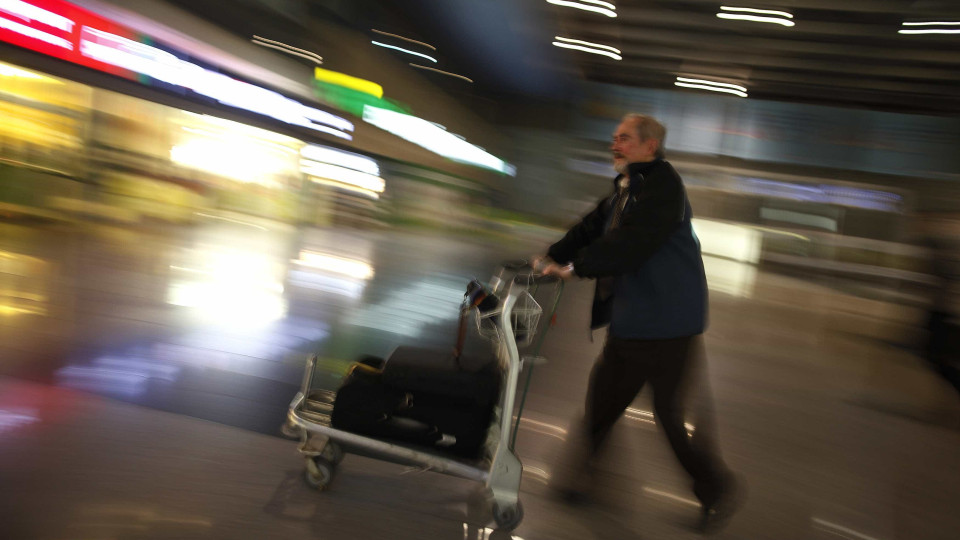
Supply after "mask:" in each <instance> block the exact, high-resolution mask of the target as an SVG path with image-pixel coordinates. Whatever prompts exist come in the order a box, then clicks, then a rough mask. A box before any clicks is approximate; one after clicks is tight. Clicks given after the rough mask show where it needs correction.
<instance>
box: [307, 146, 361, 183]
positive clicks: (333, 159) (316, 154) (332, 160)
mask: <svg viewBox="0 0 960 540" xmlns="http://www.w3.org/2000/svg"><path fill="white" fill-rule="evenodd" d="M300 155H301V156H303V157H304V158H306V159H312V160H313V161H319V162H320V163H329V164H331V165H339V166H341V167H346V168H348V169H353V170H355V171H360V172H365V173H367V174H372V175H374V176H380V166H379V165H377V162H376V161H375V160H373V159H371V158H368V157H367V156H362V155H360V154H354V153H352V152H344V151H343V150H335V149H333V148H329V147H326V146H317V145H314V144H310V145H307V146H304V147H303V148H302V149H301V150H300Z"/></svg>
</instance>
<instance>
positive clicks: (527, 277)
mask: <svg viewBox="0 0 960 540" xmlns="http://www.w3.org/2000/svg"><path fill="white" fill-rule="evenodd" d="M558 281H560V277H559V276H556V275H554V274H517V275H516V276H514V278H513V282H514V283H516V284H517V285H549V284H551V283H556V282H558Z"/></svg>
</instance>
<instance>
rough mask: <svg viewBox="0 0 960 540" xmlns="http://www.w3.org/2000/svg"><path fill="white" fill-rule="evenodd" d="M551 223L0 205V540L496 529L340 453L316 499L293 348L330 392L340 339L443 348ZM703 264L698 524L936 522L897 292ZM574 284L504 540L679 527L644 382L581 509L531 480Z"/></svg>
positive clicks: (566, 342) (947, 398)
mask: <svg viewBox="0 0 960 540" xmlns="http://www.w3.org/2000/svg"><path fill="white" fill-rule="evenodd" d="M517 232H519V231H517ZM549 240H550V237H549V236H542V237H537V236H536V235H532V234H517V235H515V236H513V237H511V238H510V239H509V240H508V239H507V237H502V238H498V237H493V236H483V237H477V238H468V237H465V236H463V235H461V236H456V237H452V236H444V235H441V234H438V233H425V232H413V231H397V230H392V231H375V232H370V231H354V230H346V229H344V230H321V229H307V230H295V229H293V228H289V227H286V226H282V225H277V224H275V223H271V222H263V221H258V220H255V219H252V218H249V217H240V216H229V215H217V216H213V215H211V216H208V217H207V219H206V221H205V223H204V224H203V225H202V226H199V227H195V228H184V229H168V230H157V229H149V230H147V229H143V230H134V229H116V228H113V227H110V226H107V225H91V224H84V225H73V226H65V225H64V226H58V225H49V224H38V223H19V224H12V223H5V224H0V538H4V539H6V538H11V539H34V538H37V539H47V538H49V539H62V538H71V539H112V538H118V539H119V538H122V539H127V538H150V539H153V538H177V539H181V538H251V539H254V538H256V539H262V538H304V537H310V538H320V539H336V538H344V539H346V538H400V539H414V538H418V539H419V538H431V539H447V538H449V539H457V540H460V539H464V540H479V539H483V538H486V537H494V538H496V537H502V538H506V537H507V536H509V535H504V534H502V533H493V532H492V531H491V530H490V529H488V527H493V525H492V524H491V523H490V520H489V516H488V515H487V514H486V513H485V511H484V510H483V507H482V505H481V504H479V503H478V493H477V490H476V485H475V484H472V483H470V482H467V481H464V480H459V479H456V478H451V477H446V476H441V475H437V474H433V473H423V472H419V471H410V470H408V469H406V468H404V467H400V466H396V465H391V464H386V463H382V462H378V461H373V460H369V459H365V458H359V457H356V456H348V457H347V458H346V460H345V461H344V462H343V464H342V465H341V470H340V472H339V474H338V476H337V477H336V478H335V479H334V482H333V484H332V486H331V489H330V490H329V491H328V492H324V493H318V492H316V491H313V490H311V489H310V488H309V487H308V486H307V485H306V484H305V482H304V481H303V479H302V462H301V460H300V458H299V457H298V455H297V453H296V443H295V442H294V441H290V440H287V439H283V438H281V437H280V436H279V426H280V423H281V421H282V419H283V417H284V414H285V412H286V407H287V405H288V403H289V401H290V399H291V398H292V397H293V395H294V393H295V392H296V391H297V387H298V385H299V384H300V379H301V375H302V369H303V361H304V359H305V357H306V355H308V354H310V353H314V352H316V353H317V354H318V356H319V357H320V358H321V360H322V363H323V366H325V371H324V372H322V373H321V376H320V377H319V379H318V384H326V385H330V386H335V385H336V382H337V375H338V373H340V372H341V371H342V367H343V366H344V365H345V363H346V362H349V360H350V359H352V358H354V357H356V356H357V355H358V354H379V355H383V354H387V353H388V352H389V351H390V350H391V349H392V348H393V347H395V346H397V345H400V344H411V343H415V344H421V345H426V346H432V347H448V346H450V345H451V344H452V342H453V335H454V331H455V324H456V313H457V307H458V305H459V301H460V298H461V296H462V294H463V289H464V287H465V285H466V282H467V281H468V280H469V279H470V278H472V277H480V278H486V277H488V275H489V273H490V272H491V270H492V269H493V268H494V265H495V263H496V262H497V261H499V260H502V259H506V258H514V257H518V256H525V255H527V254H529V253H533V252H535V251H539V250H540V249H542V247H543V246H544V245H546V243H547V242H548V241H549ZM707 267H708V270H709V272H710V276H709V280H710V282H711V285H712V287H713V288H714V290H713V291H712V293H711V294H712V296H711V302H712V305H711V329H710V331H709V332H708V333H707V335H706V343H707V350H708V354H709V373H708V374H709V387H710V389H711V390H712V393H713V395H714V398H715V401H716V405H715V408H716V412H717V416H718V421H719V427H720V435H721V440H720V443H721V446H722V449H723V453H724V456H725V458H726V460H727V461H728V462H729V464H730V465H731V466H732V467H733V468H735V469H736V470H738V471H740V472H742V473H743V474H744V475H745V477H746V479H747V481H748V483H749V499H748V501H747V504H746V506H745V507H744V508H743V510H742V512H741V513H740V514H738V515H737V516H736V517H735V519H734V521H733V522H732V523H731V524H730V526H729V528H728V529H726V530H725V531H724V532H722V533H721V534H720V535H719V537H721V538H750V539H755V538H775V539H820V538H824V539H826V538H837V537H840V538H852V539H861V540H892V539H895V538H903V539H939V538H943V539H948V538H950V539H952V538H956V536H957V531H960V515H958V513H957V512H956V508H957V507H958V503H960V453H958V449H960V429H958V428H960V400H958V396H957V394H956V392H955V391H954V390H953V389H952V388H951V387H950V386H949V385H948V384H947V383H945V382H943V381H942V380H941V379H940V378H938V376H937V375H936V374H934V373H933V372H931V371H930V370H928V369H927V367H926V366H925V365H924V363H923V361H922V360H921V359H920V358H919V357H918V356H917V355H916V354H915V353H914V352H913V350H912V348H911V346H912V345H913V344H915V341H916V339H917V331H916V325H917V324H918V323H919V321H920V318H921V317H922V310H920V309H919V308H917V307H911V305H910V304H904V303H903V302H902V301H900V300H897V301H894V300H893V299H896V298H900V297H899V296H897V295H896V294H894V293H896V291H894V290H884V289H883V288H882V287H876V286H875V287H872V288H871V289H870V290H869V291H867V290H866V289H864V288H862V287H849V286H841V285H843V284H839V283H833V282H829V281H818V280H801V279H798V278H794V277H786V276H783V275H779V274H773V273H769V272H766V271H763V270H758V269H757V268H756V267H755V266H751V265H748V264H742V263H737V262H735V261H730V260H729V259H720V258H708V260H707ZM591 292H592V287H591V284H590V283H589V282H575V283H571V284H570V285H569V286H568V287H567V290H566V291H565V295H564V298H563V301H562V303H561V306H560V314H559V316H558V319H557V325H556V327H555V328H554V329H553V330H552V333H551V334H550V335H549V337H548V339H547V341H546V342H545V345H544V348H543V351H542V353H543V355H544V356H546V357H547V359H548V363H547V364H545V365H540V366H537V367H536V369H535V374H534V379H533V382H532V385H531V389H530V394H529V397H528V400H527V405H526V407H527V408H526V412H525V417H526V418H527V420H525V421H524V422H523V423H522V425H521V431H520V436H519V439H518V450H519V453H520V455H521V458H522V459H523V461H524V465H525V470H524V480H523V485H522V494H521V497H522V500H523V503H524V506H525V514H526V518H525V520H524V522H523V523H522V524H521V526H520V527H519V528H518V529H517V530H516V531H514V533H513V536H515V537H519V538H523V539H526V540H530V539H538V538H540V539H566V538H569V539H592V538H597V539H600V538H603V539H607V538H650V539H654V538H656V539H660V538H695V537H697V536H698V535H697V534H696V533H695V532H694V531H692V529H691V525H692V524H693V523H694V522H695V518H696V515H697V508H696V503H695V502H694V499H693V496H692V493H691V492H690V489H689V486H688V482H687V481H686V479H685V478H684V476H683V475H682V474H681V470H680V468H679V466H678V465H677V464H676V463H675V461H674V458H673V457H672V455H671V453H670V451H669V448H668V447H667V445H666V442H665V440H664V438H663V436H662V434H661V433H659V432H658V431H657V427H656V425H655V423H654V420H653V419H652V417H651V416H650V415H649V413H648V411H649V410H650V404H649V395H647V394H644V395H642V396H641V397H640V398H639V399H638V400H637V402H636V403H635V404H634V405H633V407H632V408H631V409H630V410H629V411H628V414H627V415H626V417H625V418H624V419H623V420H621V422H620V423H619V424H618V426H617V428H616V430H615V432H614V434H613V435H612V439H611V444H610V447H609V448H608V450H607V452H606V453H605V455H604V460H603V462H602V463H601V464H600V467H599V472H598V473H597V476H596V478H595V484H594V486H593V490H592V493H593V494H594V501H593V502H592V503H591V504H588V505H584V506H569V505H566V504H564V503H562V502H559V501H557V500H555V498H554V497H552V496H551V493H550V492H549V491H548V490H547V488H546V485H547V482H548V481H549V480H550V479H551V475H552V474H560V473H559V472H558V471H559V469H557V468H556V463H557V462H558V460H559V458H560V456H561V455H563V453H564V448H565V444H566V443H567V442H568V441H567V438H568V434H569V430H568V428H569V425H570V423H571V421H572V420H573V419H574V418H575V417H576V416H577V415H578V414H579V412H580V411H581V408H582V401H583V396H584V392H585V389H586V377H587V375H588V373H589V370H590V367H591V364H592V361H593V358H594V357H595V356H596V354H597V353H598V351H599V348H600V346H601V341H602V335H601V334H599V333H597V334H596V335H595V336H594V339H595V341H593V342H591V340H590V336H589V334H588V331H587V320H588V313H587V312H588V306H589V302H590V294H591ZM888 293H889V294H888ZM471 346H475V347H482V346H484V345H483V342H481V341H479V340H473V341H472V342H471Z"/></svg>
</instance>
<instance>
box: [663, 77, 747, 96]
mask: <svg viewBox="0 0 960 540" xmlns="http://www.w3.org/2000/svg"><path fill="white" fill-rule="evenodd" d="M677 80H678V81H680V82H686V83H699V84H709V85H713V86H719V87H722V88H733V89H734V90H740V91H741V92H746V91H747V89H746V87H743V86H740V85H737V84H730V83H722V82H716V81H708V80H706V79H691V78H689V77H677Z"/></svg>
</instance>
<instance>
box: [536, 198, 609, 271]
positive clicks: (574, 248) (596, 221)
mask: <svg viewBox="0 0 960 540" xmlns="http://www.w3.org/2000/svg"><path fill="white" fill-rule="evenodd" d="M606 206H607V199H604V200H602V201H600V203H599V204H597V207H596V208H594V209H593V211H591V212H590V213H589V214H587V215H586V216H584V217H583V219H581V220H580V222H579V223H577V224H576V225H574V226H573V227H572V228H571V229H570V230H569V231H567V234H566V235H564V237H563V238H561V239H560V241H559V242H557V243H556V244H553V245H552V246H550V249H548V250H547V255H548V256H549V257H550V258H551V259H553V260H554V261H556V262H558V263H560V264H566V263H568V262H570V261H572V260H573V259H574V257H576V256H577V252H578V251H580V249H582V248H583V247H585V246H587V245H589V244H590V243H591V242H593V241H595V240H596V239H597V238H600V236H601V235H603V225H604V222H605V219H606Z"/></svg>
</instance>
